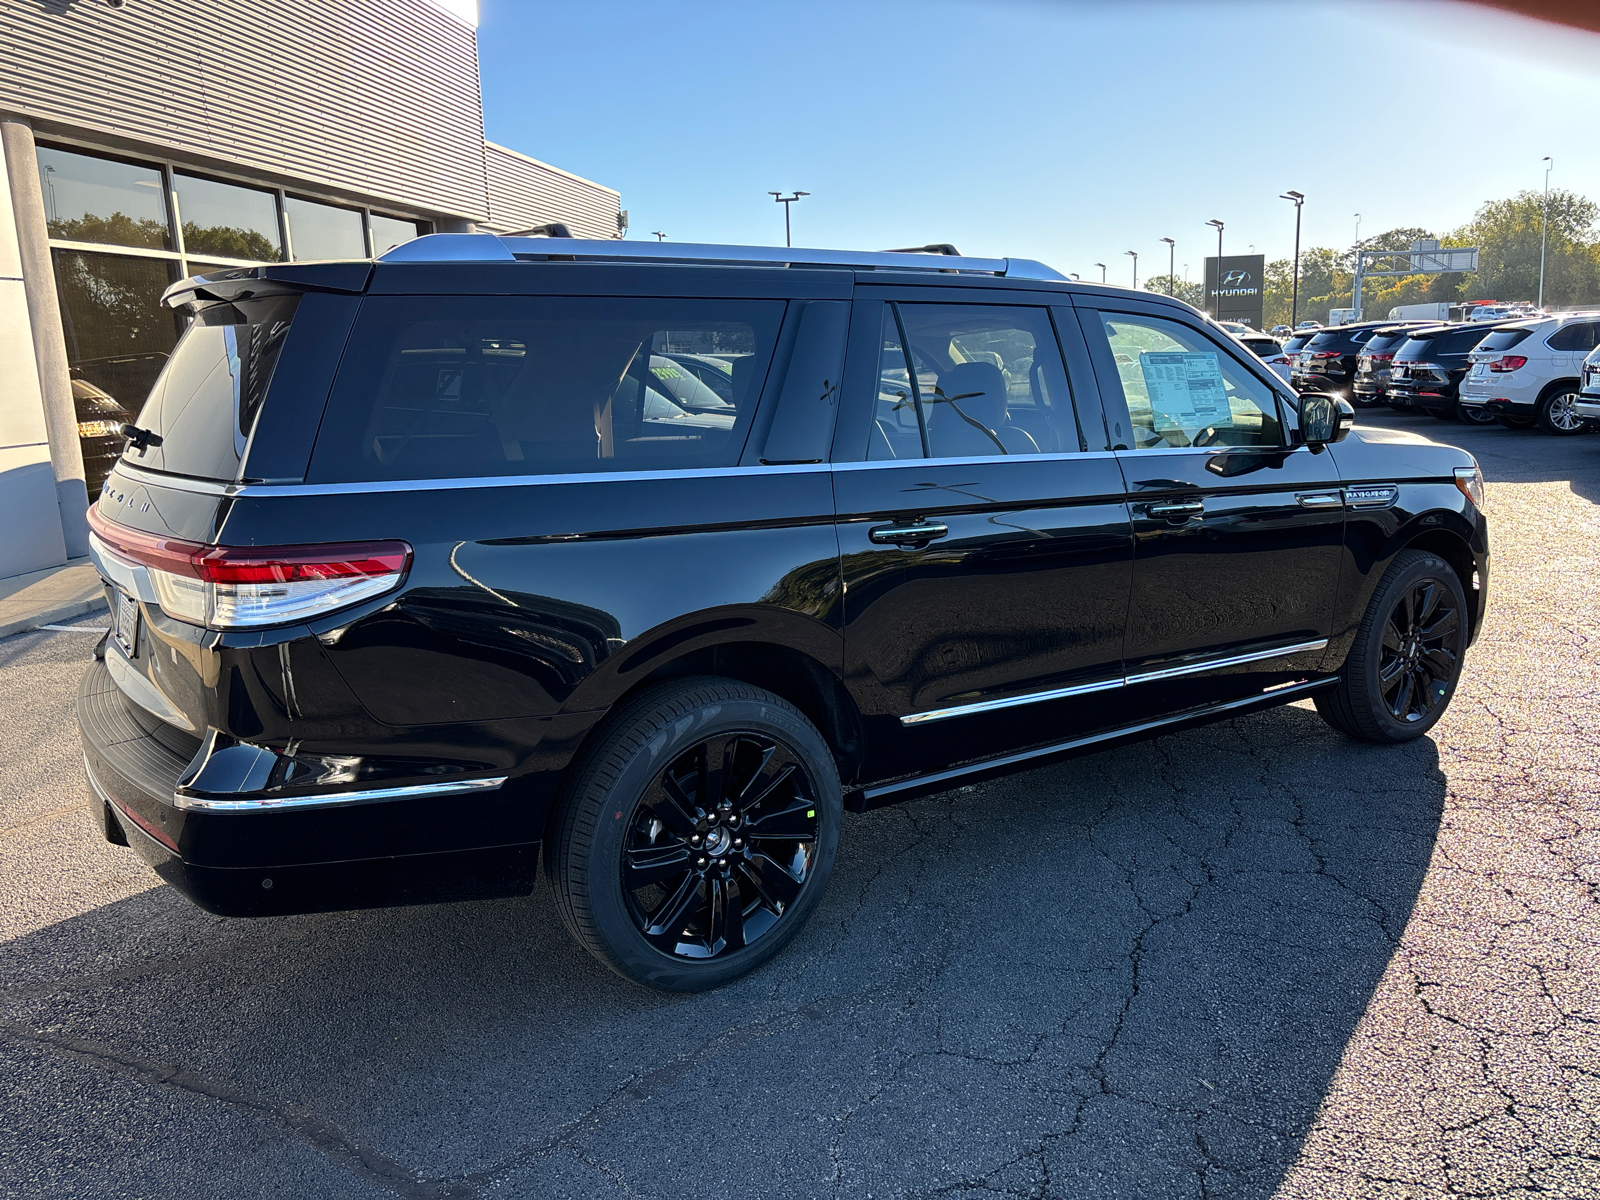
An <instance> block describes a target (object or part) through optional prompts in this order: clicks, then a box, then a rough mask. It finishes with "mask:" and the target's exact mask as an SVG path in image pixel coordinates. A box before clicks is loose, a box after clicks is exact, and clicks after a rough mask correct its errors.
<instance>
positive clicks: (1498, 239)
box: [1446, 189, 1600, 305]
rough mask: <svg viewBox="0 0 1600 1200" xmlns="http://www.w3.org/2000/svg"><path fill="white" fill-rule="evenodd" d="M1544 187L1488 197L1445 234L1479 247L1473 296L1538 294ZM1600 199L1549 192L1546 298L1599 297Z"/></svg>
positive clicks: (1577, 300) (1582, 300) (1469, 288)
mask: <svg viewBox="0 0 1600 1200" xmlns="http://www.w3.org/2000/svg"><path fill="white" fill-rule="evenodd" d="M1543 215H1544V193H1542V192H1531V191H1524V192H1518V193H1517V194H1516V195H1515V196H1512V197H1511V198H1510V199H1508V200H1491V201H1489V202H1488V203H1487V204H1485V205H1483V207H1481V208H1480V209H1478V211H1477V213H1476V214H1475V215H1474V216H1473V218H1472V220H1471V221H1469V222H1467V224H1465V225H1463V226H1462V227H1461V228H1460V229H1458V230H1456V231H1455V232H1454V233H1452V234H1451V235H1450V237H1449V238H1448V239H1446V240H1447V241H1448V242H1449V243H1450V244H1453V245H1457V246H1476V247H1478V269H1477V271H1475V272H1474V273H1473V274H1472V275H1470V276H1468V282H1467V285H1466V288H1465V294H1466V296H1467V298H1468V299H1472V300H1535V299H1537V298H1538V295H1539V241H1540V238H1539V234H1540V224H1541V220H1542V218H1543ZM1597 219H1600V205H1596V204H1595V202H1594V201H1593V200H1590V199H1588V198H1587V197H1584V196H1579V195H1577V194H1576V193H1575V192H1569V191H1564V190H1561V189H1557V190H1555V191H1552V192H1551V193H1550V223H1549V238H1548V245H1547V247H1546V262H1545V289H1544V299H1545V303H1546V304H1558V305H1562V304H1587V303H1591V302H1593V301H1595V300H1596V299H1600V237H1597V234H1596V230H1595V223H1596V220H1597Z"/></svg>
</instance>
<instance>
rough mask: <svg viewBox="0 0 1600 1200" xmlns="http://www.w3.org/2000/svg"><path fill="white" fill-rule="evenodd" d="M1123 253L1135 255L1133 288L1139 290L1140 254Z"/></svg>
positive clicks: (1133, 252)
mask: <svg viewBox="0 0 1600 1200" xmlns="http://www.w3.org/2000/svg"><path fill="white" fill-rule="evenodd" d="M1123 253H1124V254H1131V255H1133V286H1134V288H1135V289H1137V288H1138V286H1139V252H1138V251H1137V250H1124V251H1123Z"/></svg>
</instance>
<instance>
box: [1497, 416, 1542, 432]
mask: <svg viewBox="0 0 1600 1200" xmlns="http://www.w3.org/2000/svg"><path fill="white" fill-rule="evenodd" d="M1495 420H1497V421H1499V422H1500V424H1502V425H1504V426H1505V427H1506V428H1507V429H1532V428H1533V422H1534V418H1532V417H1496V418H1495Z"/></svg>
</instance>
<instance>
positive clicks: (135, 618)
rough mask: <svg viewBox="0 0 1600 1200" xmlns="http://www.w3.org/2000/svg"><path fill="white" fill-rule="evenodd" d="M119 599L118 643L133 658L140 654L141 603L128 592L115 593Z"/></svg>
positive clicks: (117, 619)
mask: <svg viewBox="0 0 1600 1200" xmlns="http://www.w3.org/2000/svg"><path fill="white" fill-rule="evenodd" d="M113 594H114V595H115V596H116V598H117V612H116V624H115V625H114V626H113V629H115V631H116V638H117V642H118V643H119V644H120V645H121V646H122V648H123V650H124V651H126V652H127V655H128V657H129V658H133V657H134V656H135V655H136V654H138V652H139V602H138V601H137V600H135V599H134V598H133V597H132V596H130V595H128V594H127V593H126V592H120V591H119V592H115V593H113Z"/></svg>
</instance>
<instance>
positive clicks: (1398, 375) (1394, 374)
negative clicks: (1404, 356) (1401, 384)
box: [1389, 367, 1406, 379]
mask: <svg viewBox="0 0 1600 1200" xmlns="http://www.w3.org/2000/svg"><path fill="white" fill-rule="evenodd" d="M1405 377H1406V369H1405V368H1404V367H1390V368H1389V378H1390V379H1404V378H1405Z"/></svg>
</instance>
